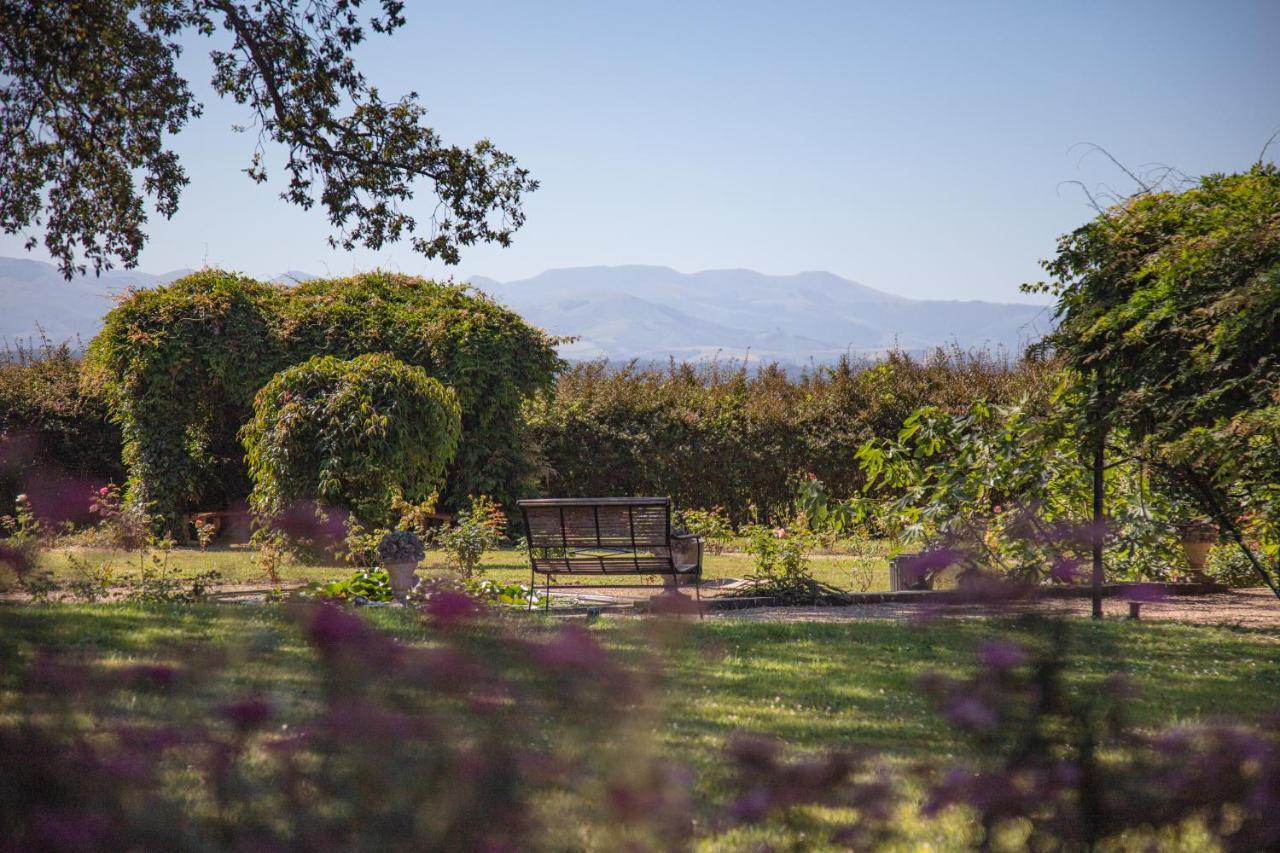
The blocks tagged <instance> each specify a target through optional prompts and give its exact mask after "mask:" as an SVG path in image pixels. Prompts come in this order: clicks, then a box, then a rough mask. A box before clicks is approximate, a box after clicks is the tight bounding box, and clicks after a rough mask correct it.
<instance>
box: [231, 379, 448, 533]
mask: <svg viewBox="0 0 1280 853" xmlns="http://www.w3.org/2000/svg"><path fill="white" fill-rule="evenodd" d="M460 430H461V413H460V412H459V409H458V402H457V396H456V395H455V394H454V392H453V391H452V390H451V389H448V388H445V387H444V386H443V385H441V384H440V383H439V382H437V381H436V380H434V379H432V378H430V377H429V376H427V374H426V372H425V371H423V370H422V369H421V368H416V367H409V366H408V365H406V364H403V363H401V362H399V361H397V360H396V359H394V358H392V357H391V356H389V355H383V354H367V355H361V356H356V357H355V358H353V359H351V360H349V361H343V360H341V359H338V358H335V357H333V356H317V357H316V358H313V359H311V360H309V361H306V362H303V363H302V364H298V365H294V366H293V367H289V368H286V369H285V370H283V371H281V372H280V373H277V374H276V375H275V376H274V377H273V378H272V379H271V381H270V382H268V383H267V384H266V385H265V386H263V388H262V390H261V391H259V392H258V394H257V396H256V397H255V399H254V413H253V418H252V419H251V420H250V421H249V422H248V423H247V424H245V426H244V428H243V429H242V430H241V432H240V436H241V440H242V441H243V442H244V446H245V450H246V451H247V457H246V458H247V460H248V465H249V476H250V478H251V479H252V480H253V482H254V488H253V492H252V493H251V494H250V498H249V504H250V506H251V507H252V508H253V510H254V512H255V514H257V515H258V516H259V517H261V518H264V519H272V518H276V517H278V516H280V515H282V514H283V513H284V512H285V511H286V510H288V509H289V508H290V507H291V506H294V505H298V504H302V503H309V502H313V501H314V502H318V503H320V504H323V505H327V506H335V507H342V508H344V509H348V510H350V511H352V512H354V513H355V514H356V515H357V516H359V517H360V518H362V519H366V520H368V521H371V522H373V523H376V524H382V525H385V524H387V522H388V520H389V519H390V517H391V500H392V497H393V496H394V495H404V496H407V497H408V498H409V499H410V500H422V499H424V498H426V497H427V496H429V495H430V494H432V493H433V492H435V491H436V489H437V488H438V487H439V485H440V480H441V479H442V477H443V475H444V471H445V466H446V465H447V464H448V463H449V462H450V461H451V460H452V458H453V455H454V451H455V448H456V447H457V443H458V436H459V432H460Z"/></svg>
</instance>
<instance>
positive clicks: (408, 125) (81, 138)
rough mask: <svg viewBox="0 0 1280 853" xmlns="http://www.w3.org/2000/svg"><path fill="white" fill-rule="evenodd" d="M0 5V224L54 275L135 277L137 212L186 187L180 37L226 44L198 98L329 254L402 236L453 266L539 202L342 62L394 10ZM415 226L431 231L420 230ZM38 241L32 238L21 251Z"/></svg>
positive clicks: (143, 216)
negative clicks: (214, 101) (277, 165)
mask: <svg viewBox="0 0 1280 853" xmlns="http://www.w3.org/2000/svg"><path fill="white" fill-rule="evenodd" d="M362 5H363V4H362V2H361V0H334V2H323V3H317V2H310V0H251V2H237V0H93V2H85V0H0V78H3V80H4V84H3V86H0V228H3V230H4V232H5V233H7V234H18V233H28V232H29V231H31V230H35V231H40V230H43V232H44V235H43V241H44V245H45V247H46V248H47V249H48V251H49V253H50V254H51V255H53V256H54V258H56V259H57V260H58V263H59V266H60V267H61V269H62V273H63V275H65V276H67V277H68V278H70V277H71V275H72V274H73V273H74V272H76V271H80V272H84V270H85V266H86V264H85V262H86V261H87V262H89V263H90V264H92V266H93V269H94V271H95V272H101V271H102V270H103V269H107V268H110V267H111V266H112V265H113V263H114V262H115V261H117V260H118V261H120V262H122V263H123V264H124V265H125V266H126V267H133V266H135V265H136V264H137V261H138V253H139V251H140V250H141V249H142V247H143V245H144V244H145V243H146V239H147V238H146V224H147V211H146V206H145V202H146V200H147V199H150V200H152V202H153V203H154V206H155V210H156V212H157V213H159V214H160V215H161V216H164V217H166V218H168V217H171V216H173V214H174V213H175V212H176V211H177V209H178V201H179V197H180V196H181V193H182V189H183V187H184V186H186V184H187V182H188V179H187V174H186V172H185V170H184V169H183V168H182V164H181V163H180V162H179V160H178V157H177V155H176V154H175V153H174V151H173V150H172V148H171V147H170V139H169V138H170V137H172V136H173V135H174V134H177V133H178V132H180V131H181V130H182V129H183V128H184V127H185V126H186V124H187V122H188V121H190V120H191V119H193V118H196V117H197V116H199V115H200V113H201V110H202V107H201V104H200V103H199V102H198V101H196V99H195V96H194V95H193V94H192V92H191V89H190V87H189V85H188V81H187V80H186V79H185V78H184V77H183V76H182V74H181V73H179V70H178V59H179V56H180V55H181V53H182V42H181V39H182V37H184V36H193V35H195V36H208V37H212V36H215V35H216V34H217V33H218V32H219V31H225V32H226V33H227V34H229V35H230V45H229V47H228V48H227V49H225V50H223V49H216V50H213V51H211V53H210V59H211V60H212V64H213V75H212V83H213V89H214V91H215V92H217V93H218V95H219V96H221V97H229V98H231V99H233V100H234V101H235V102H236V103H238V104H244V105H246V106H247V107H248V110H247V115H246V121H245V125H246V127H244V128H241V129H243V130H247V131H250V132H253V133H254V137H253V139H254V142H253V144H252V154H251V155H250V158H251V159H250V162H249V167H248V168H247V169H246V170H245V171H246V172H247V173H248V175H249V177H250V178H252V179H253V180H255V181H257V182H259V183H261V182H263V181H265V180H266V179H267V164H268V156H267V155H268V147H267V143H270V142H275V143H279V145H280V146H281V148H282V149H283V152H284V158H283V159H284V171H285V172H286V173H287V174H288V177H289V182H288V185H287V187H286V188H285V190H284V191H283V192H282V193H281V197H282V198H284V199H285V200H287V201H289V202H290V203H292V204H296V205H299V206H300V207H303V208H310V207H312V206H313V205H314V204H316V203H317V202H318V203H319V204H320V205H321V206H323V208H324V209H325V212H326V213H327V215H328V218H329V222H330V224H331V225H332V226H333V229H334V230H333V235H332V236H331V237H330V240H329V241H330V243H331V244H333V245H335V246H342V247H344V248H347V249H350V248H353V247H354V246H356V245H362V246H365V247H367V248H371V249H377V248H379V247H381V246H382V245H383V244H384V243H388V242H395V241H397V240H399V239H401V237H403V236H408V237H409V238H410V241H411V243H412V245H413V248H414V249H415V250H416V251H418V252H421V253H423V254H424V255H426V256H427V257H429V258H436V257H438V258H441V259H442V260H444V261H445V262H446V263H457V262H458V256H459V250H460V248H461V247H463V246H469V245H472V244H474V243H476V242H493V243H497V244H499V245H502V246H505V245H507V244H509V243H510V241H511V237H512V235H513V234H514V233H515V232H516V231H517V230H518V229H519V228H520V226H521V225H522V224H523V223H524V212H523V207H522V203H523V196H524V194H525V193H527V192H532V191H533V190H535V189H537V187H538V184H537V182H536V181H534V180H532V179H531V178H530V177H529V173H528V172H527V171H526V170H524V169H521V168H518V167H517V166H516V163H515V159H514V158H513V157H511V156H510V155H509V154H506V153H504V152H502V151H500V150H498V149H497V148H496V147H494V145H493V144H492V143H491V142H489V140H487V139H482V140H480V141H479V142H477V143H476V144H475V145H473V146H471V147H470V148H465V147H460V146H457V145H448V144H446V143H445V142H444V141H443V140H442V139H441V137H440V135H439V134H438V133H436V132H435V131H434V130H433V129H432V128H430V127H428V126H426V125H425V124H423V118H424V116H425V114H426V110H425V108H424V107H422V105H421V104H419V103H418V96H417V94H416V93H413V92H410V93H409V94H407V95H405V96H403V97H401V98H399V99H396V100H384V99H383V97H382V96H381V95H380V94H379V92H378V90H377V89H376V88H375V87H374V86H373V85H371V84H370V83H369V82H368V81H367V80H366V79H365V77H364V76H363V75H362V74H361V73H360V70H359V69H358V68H357V67H356V64H355V62H354V60H353V59H352V52H353V51H354V50H355V49H356V47H357V46H358V45H360V44H361V43H362V42H363V41H364V40H365V36H366V31H367V30H372V31H373V32H374V33H376V34H379V35H387V34H391V33H394V32H395V31H396V30H397V29H398V28H399V27H400V26H401V25H403V24H404V20H405V19H404V17H403V15H402V14H401V12H402V11H403V9H404V3H402V2H399V0H379V2H377V3H370V4H369V5H376V6H377V7H379V10H380V13H377V12H376V13H374V14H372V15H366V14H365V13H364V12H363V11H362V9H361V6H362ZM419 184H425V185H427V186H429V187H430V189H431V190H433V191H434V195H435V198H436V201H437V202H438V204H437V205H436V212H435V213H434V214H433V215H432V217H431V220H430V222H429V223H423V224H421V225H420V224H419V223H418V222H417V220H416V219H415V217H413V216H412V215H410V214H409V213H408V212H407V211H406V210H405V209H404V208H403V207H402V205H403V204H404V202H406V201H408V200H409V199H411V198H412V197H413V193H414V189H415V187H416V186H418V185H419ZM428 226H429V227H428ZM38 241H39V237H38V236H36V235H31V236H29V238H28V242H27V246H28V248H32V247H34V246H35V245H36V243H37V242H38Z"/></svg>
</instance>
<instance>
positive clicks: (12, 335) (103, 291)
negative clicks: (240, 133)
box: [0, 257, 315, 344]
mask: <svg viewBox="0 0 1280 853" xmlns="http://www.w3.org/2000/svg"><path fill="white" fill-rule="evenodd" d="M191 272H192V270H189V269H180V270H172V271H170V272H167V273H162V274H160V275H153V274H151V273H145V272H138V271H136V270H111V271H109V272H105V273H103V274H102V275H101V276H94V275H92V274H90V275H82V276H76V277H75V278H73V279H72V280H71V281H67V280H65V279H64V278H63V277H62V274H61V273H60V272H58V268H57V267H55V266H54V265H53V264H47V263H44V262H43V261H33V260H28V259H26V258H2V257H0V343H3V342H8V343H10V344H12V343H14V342H15V341H16V340H17V339H18V338H22V339H26V340H36V339H38V337H39V335H40V332H41V330H43V332H44V334H45V336H47V337H48V338H49V340H51V341H53V342H54V343H61V342H62V341H67V340H69V341H72V342H73V343H74V342H75V341H76V340H77V339H79V340H80V342H82V343H85V344H87V343H88V342H89V341H90V340H91V339H92V338H93V336H94V335H96V334H97V333H98V330H99V329H100V328H102V318H103V316H104V315H105V314H106V313H107V311H109V310H111V305H112V302H113V299H114V297H115V296H117V295H118V294H120V293H123V292H124V291H125V290H127V289H128V288H130V287H156V286H158V285H162V284H168V283H169V282H171V281H174V280H175V279H179V278H182V277H183V276H184V275H187V274H189V273H191ZM312 278H315V276H313V275H311V274H310V273H305V272H300V271H298V270H288V271H286V272H283V273H281V274H280V275H278V276H276V277H275V278H273V279H271V280H272V281H274V282H277V283H281V284H292V283H295V282H301V281H307V280H308V279H312Z"/></svg>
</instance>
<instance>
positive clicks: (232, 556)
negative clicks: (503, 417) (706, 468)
mask: <svg viewBox="0 0 1280 853" xmlns="http://www.w3.org/2000/svg"><path fill="white" fill-rule="evenodd" d="M854 550H856V551H857V552H858V553H838V554H816V555H814V556H813V557H812V558H811V559H812V569H813V575H814V578H815V579H817V580H818V581H821V582H823V583H826V584H829V585H831V586H834V587H837V588H840V589H849V590H854V591H862V590H863V589H864V588H865V589H867V590H884V589H888V588H889V570H888V561H887V557H886V555H887V545H885V543H883V542H878V541H873V542H867V543H862V544H861V545H859V546H858V547H857V548H856V549H854ZM151 553H152V555H154V554H156V553H158V552H154V551H153V552H151ZM256 553H257V552H256V551H255V550H254V549H253V548H250V547H249V546H247V545H215V546H211V547H210V548H209V549H208V550H206V551H201V550H200V549H199V548H194V547H175V548H173V549H172V550H171V551H170V552H169V554H168V566H169V570H170V571H172V572H174V573H176V574H180V575H185V576H190V575H194V574H196V573H198V572H206V571H217V572H219V574H220V575H221V581H222V582H224V583H262V584H265V583H267V577H266V574H265V572H264V571H263V570H262V569H261V568H260V567H259V566H258V565H257V563H256V562H255V560H254V557H255V555H256ZM149 561H150V557H149V556H144V555H142V554H140V553H139V552H132V553H130V552H121V551H112V550H109V549H105V548H83V547H62V548H50V549H48V550H46V551H44V552H43V553H42V556H41V568H43V569H46V570H48V571H50V572H52V573H53V575H54V576H55V577H56V578H57V579H58V580H59V581H62V582H68V581H71V580H74V579H76V578H77V577H80V576H83V575H84V574H86V571H87V570H89V569H96V568H98V567H100V566H102V565H104V564H107V565H110V566H111V567H112V569H113V571H114V573H115V575H116V577H119V578H125V577H130V576H133V577H136V576H137V574H138V572H139V568H140V565H142V564H143V562H147V563H149ZM443 566H444V555H443V553H441V552H440V551H434V550H433V551H428V552H427V557H426V560H424V561H423V564H422V569H421V571H422V572H431V571H432V570H433V569H442V568H443ZM703 566H704V577H705V578H706V579H708V580H714V579H717V578H742V577H746V576H747V575H748V574H750V573H751V571H752V563H751V557H750V556H749V555H747V554H743V553H740V552H730V553H724V554H707V555H705V556H704V558H703ZM480 568H481V569H482V570H483V571H484V573H485V575H484V576H485V577H490V578H493V579H494V580H497V581H501V582H503V583H517V582H519V583H528V582H529V560H528V557H527V555H526V553H525V552H524V551H520V550H514V549H510V548H507V549H503V550H496V551H487V552H485V555H484V557H483V559H482V560H481V563H480ZM855 569H856V572H855ZM352 571H353V570H352V568H351V567H350V566H348V565H345V564H342V563H327V564H324V563H322V564H308V563H300V562H286V563H285V564H284V565H282V566H281V568H280V576H281V578H282V579H283V580H284V581H287V582H296V581H320V582H327V581H331V580H336V579H338V578H343V577H347V576H349V575H350V574H351V572H352ZM541 580H542V579H541V577H540V578H539V581H540V582H541ZM564 580H565V579H563V578H562V579H561V581H562V582H563V581H564ZM618 580H620V581H621V582H627V581H629V580H631V579H630V578H621V579H618ZM637 582H639V579H637Z"/></svg>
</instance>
